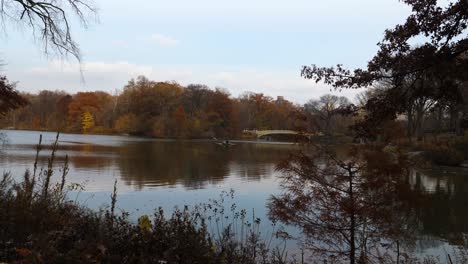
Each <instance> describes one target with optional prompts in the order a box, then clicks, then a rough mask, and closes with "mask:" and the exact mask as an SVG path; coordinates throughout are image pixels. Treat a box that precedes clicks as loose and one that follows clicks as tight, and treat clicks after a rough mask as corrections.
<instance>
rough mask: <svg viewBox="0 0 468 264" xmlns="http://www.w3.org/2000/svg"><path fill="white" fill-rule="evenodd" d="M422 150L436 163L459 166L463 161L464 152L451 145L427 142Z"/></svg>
mask: <svg viewBox="0 0 468 264" xmlns="http://www.w3.org/2000/svg"><path fill="white" fill-rule="evenodd" d="M422 151H423V154H422V155H423V157H424V158H426V159H427V160H429V161H431V162H432V163H433V164H436V165H442V166H458V165H460V164H461V163H462V162H463V154H462V153H461V152H460V151H458V150H457V149H456V148H454V147H452V146H450V145H444V144H441V145H435V144H426V145H424V146H423V147H422Z"/></svg>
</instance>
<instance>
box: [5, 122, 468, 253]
mask: <svg viewBox="0 0 468 264" xmlns="http://www.w3.org/2000/svg"><path fill="white" fill-rule="evenodd" d="M1 132H3V133H5V134H6V135H7V138H8V143H7V144H6V145H5V146H4V147H3V150H2V152H1V154H0V166H1V170H2V171H3V172H8V171H9V172H11V174H12V176H13V177H14V178H16V179H20V178H21V177H22V175H23V174H24V171H25V170H26V169H32V166H33V163H34V157H35V146H36V144H37V143H38V139H39V135H40V134H42V135H43V145H50V144H51V143H52V142H53V140H54V138H55V135H56V134H55V133H50V132H36V131H1ZM297 148H298V146H295V145H291V144H280V143H277V144H275V143H270V142H236V143H235V146H233V147H230V148H224V147H222V146H219V145H217V144H214V142H213V141H209V140H194V141H175V140H156V139H146V138H137V137H122V136H101V135H77V134H61V135H60V139H59V150H58V152H57V157H58V162H57V163H56V166H57V168H60V167H61V163H63V160H64V156H65V155H68V156H69V164H70V172H69V174H68V178H67V179H68V182H73V183H79V184H82V185H83V186H84V190H83V191H80V192H72V193H70V199H76V200H78V201H80V202H81V203H82V204H85V205H87V206H89V207H91V208H94V209H98V208H100V207H105V206H107V205H108V204H109V203H110V195H111V192H112V189H113V185H114V181H115V180H117V188H118V198H117V199H118V201H117V207H118V208H119V209H120V210H124V211H126V212H129V213H130V217H131V218H132V219H136V218H137V217H138V216H140V215H142V214H152V212H154V209H155V208H157V207H159V206H161V207H163V208H164V209H165V210H171V209H172V208H173V207H174V206H179V207H182V206H183V205H194V204H198V203H202V202H207V201H208V200H209V199H211V198H217V197H218V196H219V194H220V193H221V192H222V191H229V190H231V189H233V190H234V192H235V194H234V196H235V198H234V199H235V203H236V205H237V208H243V209H246V210H247V211H249V212H251V211H254V212H255V215H256V217H260V218H262V220H263V226H264V227H265V228H266V229H268V226H269V222H268V220H267V217H266V213H267V211H266V208H265V204H266V203H267V201H268V198H269V197H270V196H271V195H272V194H278V193H279V192H280V189H279V181H278V172H276V171H275V166H276V164H277V163H278V162H279V161H281V160H283V159H285V158H286V157H287V156H288V155H289V153H290V152H291V151H293V150H295V149H297ZM49 154H50V149H44V150H43V151H42V152H41V155H40V166H39V167H46V166H47V158H48V156H49ZM59 174H60V173H57V175H56V176H55V177H57V178H58V177H59ZM409 182H410V184H411V185H412V186H413V188H414V189H415V190H419V191H424V192H429V193H431V194H432V195H431V205H430V206H428V207H424V208H423V209H421V208H419V210H420V212H419V213H418V217H419V218H420V219H418V221H419V222H420V226H418V229H420V239H419V240H418V243H417V246H416V248H414V251H415V252H416V253H418V254H435V255H440V256H444V255H446V252H450V251H451V250H452V249H453V246H456V245H460V243H462V242H463V241H460V235H461V237H462V238H463V237H464V239H467V237H468V169H464V168H449V167H438V168H433V169H431V170H425V171H415V172H414V173H413V174H412V175H411V177H410V178H409ZM465 243H466V241H465ZM288 247H293V246H291V244H289V246H288Z"/></svg>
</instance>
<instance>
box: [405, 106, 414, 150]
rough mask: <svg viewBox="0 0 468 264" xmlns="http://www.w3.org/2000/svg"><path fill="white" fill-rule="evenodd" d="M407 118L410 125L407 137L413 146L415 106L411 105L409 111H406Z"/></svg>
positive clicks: (408, 125)
mask: <svg viewBox="0 0 468 264" xmlns="http://www.w3.org/2000/svg"><path fill="white" fill-rule="evenodd" d="M406 116H407V119H408V124H407V127H406V129H407V130H406V131H407V132H406V136H407V137H408V141H409V143H410V144H411V143H412V142H413V106H412V105H410V106H409V107H408V110H407V111H406Z"/></svg>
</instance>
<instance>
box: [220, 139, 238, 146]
mask: <svg viewBox="0 0 468 264" xmlns="http://www.w3.org/2000/svg"><path fill="white" fill-rule="evenodd" d="M216 144H217V145H220V146H223V147H226V148H227V147H230V146H235V145H236V144H234V143H231V142H229V140H225V141H222V142H216Z"/></svg>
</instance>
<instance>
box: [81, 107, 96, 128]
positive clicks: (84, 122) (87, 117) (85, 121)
mask: <svg viewBox="0 0 468 264" xmlns="http://www.w3.org/2000/svg"><path fill="white" fill-rule="evenodd" d="M81 126H82V128H83V132H84V133H86V132H88V130H89V129H90V128H93V127H94V118H93V115H92V114H91V113H90V112H84V113H83V114H81Z"/></svg>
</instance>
